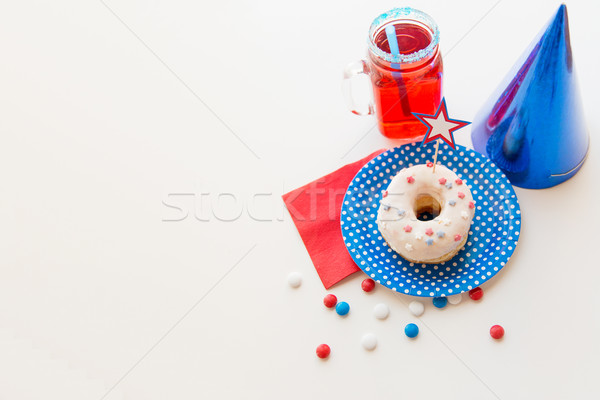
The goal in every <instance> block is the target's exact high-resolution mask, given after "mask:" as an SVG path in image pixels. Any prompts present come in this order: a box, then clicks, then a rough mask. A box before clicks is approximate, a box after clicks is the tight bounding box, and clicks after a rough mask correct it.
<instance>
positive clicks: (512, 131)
mask: <svg viewBox="0 0 600 400" xmlns="http://www.w3.org/2000/svg"><path fill="white" fill-rule="evenodd" d="M472 126H473V128H472V131H471V132H472V134H471V137H472V140H473V147H474V148H475V150H477V151H478V152H480V153H483V154H486V155H487V156H488V157H489V158H491V159H492V160H493V161H494V162H495V163H496V164H497V165H498V166H499V167H500V169H502V170H503V171H504V173H505V174H506V176H507V177H508V179H510V181H511V183H512V184H513V185H516V186H520V187H524V188H530V189H543V188H548V187H551V186H555V185H558V184H559V183H562V182H564V181H566V180H567V179H569V178H571V177H572V176H573V175H575V174H576V173H577V171H579V168H581V166H582V165H583V162H584V161H585V158H586V156H587V151H588V147H589V135H588V131H587V128H586V126H585V121H584V117H583V110H582V108H581V100H580V96H579V90H578V86H577V80H576V76H575V71H574V69H573V56H572V53H571V41H570V38H569V21H568V17H567V7H566V6H565V5H564V4H563V5H561V6H560V8H559V9H558V12H557V13H556V15H555V16H554V17H553V18H552V20H551V21H550V22H549V23H548V25H547V26H546V28H545V29H543V30H542V31H541V32H540V34H539V35H538V37H536V39H535V40H534V41H533V42H532V44H531V45H530V46H529V48H528V49H527V51H526V52H525V53H524V55H523V56H522V57H521V60H519V62H517V63H516V64H515V66H514V67H513V69H512V70H511V72H510V73H509V74H508V76H507V77H506V78H505V79H504V81H503V82H502V84H501V85H500V86H499V87H498V90H497V93H495V94H494V95H493V96H492V97H491V98H490V100H488V103H487V104H486V105H485V106H484V107H483V108H482V109H481V110H480V111H479V113H478V114H477V116H476V117H475V120H474V121H473V125H472Z"/></svg>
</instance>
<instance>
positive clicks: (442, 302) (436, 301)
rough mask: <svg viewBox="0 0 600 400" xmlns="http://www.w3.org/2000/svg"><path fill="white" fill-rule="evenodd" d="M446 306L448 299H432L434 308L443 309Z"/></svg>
mask: <svg viewBox="0 0 600 400" xmlns="http://www.w3.org/2000/svg"><path fill="white" fill-rule="evenodd" d="M446 304H448V299H447V298H445V297H434V298H433V305H434V306H436V307H437V308H444V307H446Z"/></svg>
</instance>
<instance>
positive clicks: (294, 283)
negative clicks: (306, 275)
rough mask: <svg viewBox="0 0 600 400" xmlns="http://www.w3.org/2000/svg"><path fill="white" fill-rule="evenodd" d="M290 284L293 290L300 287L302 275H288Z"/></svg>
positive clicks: (295, 273) (294, 273) (296, 273)
mask: <svg viewBox="0 0 600 400" xmlns="http://www.w3.org/2000/svg"><path fill="white" fill-rule="evenodd" d="M288 284H289V285H290V286H291V287H293V288H297V287H300V285H301V284H302V275H300V273H299V272H292V273H291V274H289V275H288Z"/></svg>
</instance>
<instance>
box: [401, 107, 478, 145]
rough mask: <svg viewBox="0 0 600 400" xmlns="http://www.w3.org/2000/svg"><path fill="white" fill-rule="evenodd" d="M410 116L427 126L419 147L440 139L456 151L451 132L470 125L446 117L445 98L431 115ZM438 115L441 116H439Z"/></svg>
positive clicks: (415, 114) (418, 114)
mask: <svg viewBox="0 0 600 400" xmlns="http://www.w3.org/2000/svg"><path fill="white" fill-rule="evenodd" d="M412 114H413V115H414V116H415V117H416V118H417V119H418V120H419V121H421V122H422V123H423V124H424V125H425V126H427V133H426V134H425V138H424V139H423V143H421V145H424V144H426V143H429V142H433V141H434V140H436V139H442V140H443V141H444V142H446V143H447V144H448V146H450V147H452V148H453V149H455V150H456V147H455V145H454V135H453V132H454V131H456V130H458V129H460V128H464V127H465V126H467V125H469V124H470V122H467V121H461V120H459V119H451V118H449V117H448V109H447V108H446V99H445V98H443V99H442V102H441V103H440V106H439V107H438V109H437V111H436V112H435V114H433V115H429V114H420V113H412ZM440 114H442V115H441V116H440Z"/></svg>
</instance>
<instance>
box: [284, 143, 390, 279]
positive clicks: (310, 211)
mask: <svg viewBox="0 0 600 400" xmlns="http://www.w3.org/2000/svg"><path fill="white" fill-rule="evenodd" d="M384 151H385V150H378V151H376V152H374V153H373V154H371V155H369V156H367V157H365V158H363V159H361V160H358V161H356V162H353V163H352V164H348V165H345V166H343V167H342V168H340V169H338V170H337V171H334V172H332V173H330V174H329V175H325V176H324V177H322V178H319V179H317V180H316V181H314V182H311V183H309V184H308V185H305V186H302V187H300V188H298V189H296V190H292V191H291V192H289V193H286V194H284V195H283V196H281V197H282V198H283V201H284V202H285V205H286V207H287V209H288V211H289V213H290V215H291V216H292V220H293V221H294V224H295V225H296V229H298V233H300V237H301V238H302V241H303V242H304V246H305V247H306V250H308V254H309V255H310V258H311V260H312V262H313V264H314V265H315V268H316V270H317V273H318V274H319V278H321V281H322V282H323V285H324V286H325V289H329V288H330V287H331V286H333V285H335V284H336V283H338V282H339V281H341V280H342V279H344V278H345V277H347V276H348V275H351V274H353V273H354V272H356V271H359V268H358V267H357V266H356V264H355V263H354V261H353V260H352V258H351V257H350V254H348V250H346V245H345V244H344V240H343V238H342V230H341V228H340V213H341V209H342V201H343V200H344V195H345V194H346V189H348V186H349V185H350V182H352V179H353V178H354V176H356V174H357V173H358V171H359V170H360V169H361V168H362V167H363V166H364V165H365V164H366V163H368V162H369V161H371V160H372V159H373V158H374V157H375V156H377V155H379V154H381V153H383V152H384Z"/></svg>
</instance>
